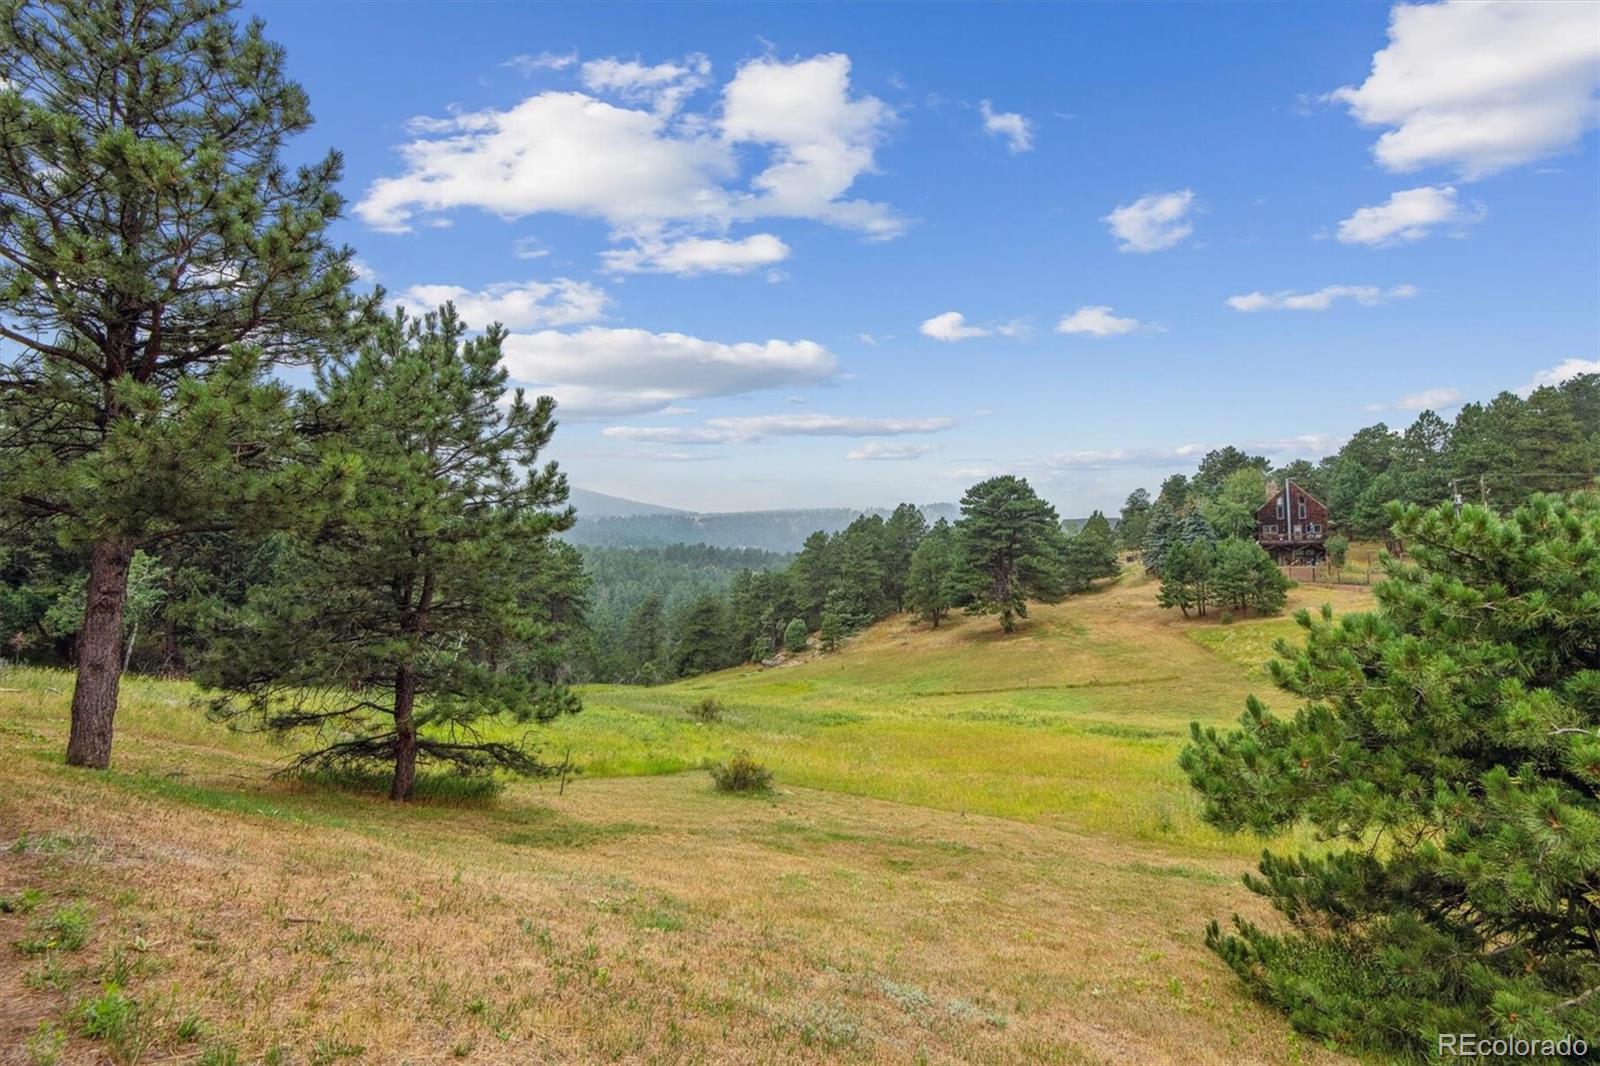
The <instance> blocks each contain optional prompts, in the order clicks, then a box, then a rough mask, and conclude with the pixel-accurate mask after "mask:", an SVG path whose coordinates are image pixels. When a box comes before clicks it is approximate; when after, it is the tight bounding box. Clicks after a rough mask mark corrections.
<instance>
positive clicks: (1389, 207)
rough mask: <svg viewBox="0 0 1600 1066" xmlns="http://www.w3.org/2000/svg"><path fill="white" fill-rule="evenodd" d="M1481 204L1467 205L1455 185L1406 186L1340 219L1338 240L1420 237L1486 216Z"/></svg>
mask: <svg viewBox="0 0 1600 1066" xmlns="http://www.w3.org/2000/svg"><path fill="white" fill-rule="evenodd" d="M1483 214H1484V212H1483V209H1482V208H1481V207H1474V208H1470V209H1469V208H1464V207H1462V206H1461V203H1460V202H1459V201H1458V199H1457V198H1456V190H1455V187H1454V186H1452V185H1443V186H1440V185H1424V186H1421V187H1420V188H1416V189H1405V190H1402V191H1400V192H1397V193H1395V194H1394V195H1393V196H1390V197H1389V199H1387V200H1385V201H1384V202H1383V203H1381V204H1374V205H1372V206H1370V207H1362V208H1358V209H1357V210H1356V213H1355V214H1353V215H1351V216H1350V217H1349V218H1347V219H1345V220H1344V221H1343V222H1340V223H1339V234H1338V236H1339V240H1340V241H1342V242H1343V243H1345V244H1369V245H1373V246H1375V247H1382V246H1384V245H1390V244H1404V243H1406V242H1408V241H1420V240H1421V239H1422V238H1424V237H1426V236H1427V235H1428V234H1429V232H1431V231H1432V229H1433V228H1434V227H1436V226H1443V225H1454V226H1465V225H1469V224H1471V223H1473V222H1478V221H1480V220H1481V219H1482V218H1483Z"/></svg>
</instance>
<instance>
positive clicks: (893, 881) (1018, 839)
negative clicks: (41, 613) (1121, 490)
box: [0, 579, 1364, 1063]
mask: <svg viewBox="0 0 1600 1066" xmlns="http://www.w3.org/2000/svg"><path fill="white" fill-rule="evenodd" d="M1152 593H1153V590H1152V589H1151V587H1150V586H1149V585H1148V584H1146V583H1144V582H1143V580H1142V579H1140V580H1126V581H1125V582H1124V583H1122V584H1119V585H1117V586H1115V587H1113V588H1110V589H1107V590H1102V591H1100V592H1097V593H1094V594H1091V595H1088V596H1084V597H1079V598H1075V599H1073V600H1070V601H1068V602H1066V603H1063V604H1061V605H1058V606H1054V607H1042V608H1036V609H1035V610H1034V611H1033V612H1032V617H1031V618H1030V620H1029V621H1028V622H1027V623H1026V624H1025V625H1024V626H1023V627H1022V628H1020V629H1019V631H1018V632H1017V633H1016V634H1015V635H1014V636H1012V637H1009V638H1007V637H1002V636H1001V635H1000V634H999V633H998V632H997V631H996V628H995V626H994V623H993V620H991V619H979V620H973V619H955V620H953V624H951V625H949V626H947V627H941V629H940V630H939V631H937V632H929V631H926V630H924V629H921V628H919V627H915V626H912V625H910V624H909V623H908V622H906V621H904V620H902V619H893V620H890V621H889V622H886V623H884V624H882V625H880V626H878V627H876V628H874V629H873V630H871V631H869V632H868V633H866V634H863V635H862V636H861V637H859V638H856V639H855V640H854V641H853V642H851V644H849V645H848V646H847V647H846V648H845V649H844V650H842V651H841V652H840V653H838V654H836V655H833V656H828V657H823V658H817V659H812V660H809V661H805V662H801V663H798V664H796V665H790V666H785V667H780V668H775V669H770V670H764V671H763V670H743V671H729V672H725V673H723V674H718V675H710V676H706V677H701V678H697V679H694V680H693V681H689V682H684V683H680V684H677V685H672V686H666V687H662V688H656V689H623V688H614V687H600V688H593V689H589V690H587V691H586V692H585V698H586V703H587V707H586V709H585V711H584V712H583V713H582V714H581V715H579V716H577V717H576V718H573V719H570V720H565V721H563V722H562V723H560V724H559V725H558V726H556V727H554V728H552V729H551V730H550V731H549V732H548V734H547V736H546V741H547V746H548V748H549V750H550V751H551V752H553V753H554V754H555V755H556V756H557V757H558V758H559V757H560V756H561V755H562V754H563V753H570V756H571V758H572V760H573V761H574V762H576V763H577V764H579V765H580V766H581V767H583V768H584V769H585V771H586V772H585V773H584V774H583V775H582V776H580V777H579V778H577V779H576V780H574V781H571V782H569V783H567V785H566V787H565V789H564V790H563V789H560V788H558V787H557V785H556V784H555V783H553V782H552V783H547V784H544V785H535V784H527V785H516V786H513V787H512V788H511V789H509V790H508V792H507V793H506V794H505V796H503V797H502V799H501V800H500V801H499V802H498V803H497V804H496V805H495V806H493V807H489V808H473V807H452V806H440V805H436V804H429V803H418V804H414V805H411V806H409V807H397V806H393V805H390V804H387V803H384V802H382V801H379V800H376V799H369V798H366V797H363V796H358V795H351V794H346V793H336V792H329V791H323V790H318V789H314V788H311V787H309V786H302V785H296V784H293V783H291V782H287V781H281V780H276V779H273V778H271V777H270V776H269V771H270V770H271V768H272V767H273V766H274V765H275V764H276V763H277V762H279V761H281V759H282V758H283V755H284V752H283V751H281V750H279V749H275V748H273V747H272V746H270V745H269V744H268V743H266V742H265V741H263V740H262V739H261V738H259V737H254V736H245V735H238V734H230V733H228V732H226V731H224V730H222V729H221V728H220V727H217V726H214V725H212V724H210V723H208V722H207V721H206V720H205V719H204V717H203V715H202V714H201V713H200V712H199V711H198V710H197V709H196V708H195V707H194V706H193V704H192V700H193V698H194V692H193V690H192V689H191V688H189V687H188V686H187V685H185V684H182V683H176V682H158V681H153V680H147V679H131V680H130V682H129V684H128V685H127V701H126V708H125V710H124V712H123V716H122V718H121V720H120V733H119V745H120V746H119V749H118V754H117V765H116V768H115V769H114V770H113V771H111V772H110V773H107V774H86V773H82V772H79V771H72V770H68V769H66V768H64V767H63V766H62V765H61V763H60V760H59V755H58V753H59V751H60V748H61V743H62V739H63V737H64V733H65V720H66V700H67V693H68V691H69V690H70V679H69V678H68V677H67V676H66V675H64V674H61V673H56V672H50V671H42V670H14V671H11V672H9V673H7V674H5V675H4V676H3V677H0V757H3V758H4V759H5V761H6V764H7V765H8V766H9V767H10V768H11V769H10V771H9V779H8V787H7V789H6V790H4V792H3V793H0V826H4V827H5V829H4V832H3V833H0V836H3V837H4V838H6V839H5V841H4V843H5V848H4V850H3V851H0V856H3V860H0V896H3V897H5V898H6V899H7V900H10V901H12V902H11V903H10V904H9V905H8V907H7V908H5V909H4V910H0V939H3V940H5V941H7V942H19V943H24V944H25V943H27V942H29V940H30V938H32V939H33V940H34V941H36V942H37V941H38V938H39V937H41V936H43V935H46V934H47V933H48V930H49V929H50V928H52V927H53V926H52V923H56V924H60V923H59V921H58V919H59V918H60V916H61V915H62V914H67V915H69V917H70V916H71V915H74V914H76V915H79V918H78V919H76V921H77V922H78V923H79V924H82V923H83V921H84V918H85V917H86V919H87V930H86V932H85V936H84V939H85V941H86V942H85V943H84V945H83V946H82V947H81V948H79V949H77V950H67V949H60V950H51V951H41V952H40V953H38V954H23V953H22V949H8V950H11V951H13V952H14V954H13V955H12V958H13V960H15V961H17V962H18V963H19V964H18V965H13V966H10V967H5V968H0V1046H13V1047H14V1046H17V1045H18V1044H19V1043H20V1042H21V1041H22V1040H23V1039H24V1037H26V1036H27V1035H28V1034H33V1033H35V1032H36V1031H37V1030H38V1027H39V1026H40V1025H41V1023H44V1024H63V1025H65V1024H66V1019H68V1018H69V1017H70V1016H71V1015H72V1011H73V1009H74V1006H75V1005H77V1004H81V1003H84V1002H86V1001H89V1000H90V999H92V998H93V997H97V996H99V997H100V998H101V999H104V993H103V989H104V984H103V982H104V981H105V980H106V979H107V978H108V976H111V977H117V978H118V979H119V980H120V982H121V984H120V985H119V988H121V989H124V990H125V995H126V996H127V997H131V999H132V1000H133V1001H137V1002H138V1003H139V1004H140V1007H139V1008H138V1009H137V1010H135V1011H132V1013H131V1014H130V1015H129V1017H130V1019H131V1020H129V1021H128V1022H127V1026H126V1032H125V1033H124V1036H123V1037H119V1039H126V1040H129V1041H138V1040H142V1041H146V1042H148V1044H149V1047H148V1048H147V1052H148V1054H147V1057H148V1058H150V1059H157V1058H161V1057H164V1056H169V1055H170V1056H188V1055H193V1056H196V1057H198V1056H199V1055H200V1054H201V1052H202V1051H205V1050H207V1049H210V1050H209V1053H211V1054H213V1055H214V1056H220V1057H213V1058H210V1059H204V1060H202V1061H216V1062H221V1061H232V1060H231V1059H228V1058H226V1057H225V1055H226V1052H227V1051H228V1050H229V1049H232V1050H233V1051H236V1052H237V1053H238V1055H239V1056H240V1061H244V1060H245V1059H251V1060H254V1059H257V1058H259V1057H260V1056H263V1055H268V1054H273V1055H275V1057H274V1058H273V1059H272V1060H271V1061H282V1062H286V1061H291V1057H292V1061H308V1060H309V1061H314V1062H325V1063H331V1062H334V1061H337V1060H340V1059H346V1060H349V1061H365V1062H375V1063H376V1062H394V1061H399V1060H401V1059H402V1058H410V1059H411V1060H412V1061H441V1060H445V1059H452V1058H454V1059H460V1060H464V1061H471V1062H484V1063H513V1062H526V1061H530V1059H541V1060H543V1059H584V1060H595V1059H621V1060H627V1061H696V1060H715V1059H718V1058H720V1057H721V1053H722V1052H725V1051H726V1049H727V1048H729V1047H735V1046H736V1047H739V1048H740V1049H742V1052H743V1053H744V1054H745V1055H748V1057H749V1058H750V1060H751V1061H777V1060H783V1061H836V1060H840V1059H846V1060H855V1061H909V1060H919V1059H920V1060H922V1061H930V1062H971V1061H1018V1060H1024V1059H1025V1060H1029V1061H1061V1062H1129V1063H1132V1062H1167V1061H1185V1062H1196V1063H1267V1062H1271V1063H1289V1062H1297V1063H1301V1062H1334V1061H1342V1060H1339V1059H1338V1058H1337V1057H1335V1056H1332V1055H1330V1054H1328V1053H1327V1052H1324V1051H1322V1050H1321V1049H1319V1048H1317V1047H1315V1046H1314V1045H1310V1044H1307V1043H1305V1042H1303V1041H1302V1040H1300V1039H1298V1038H1297V1037H1296V1036H1295V1035H1294V1034H1293V1033H1292V1031H1291V1030H1290V1029H1289V1027H1288V1025H1287V1023H1286V1022H1285V1021H1284V1020H1283V1019H1281V1018H1280V1017H1278V1016H1277V1015H1275V1014H1273V1013H1271V1012H1269V1011H1266V1010H1263V1009H1262V1008H1260V1007H1259V1006H1257V1005H1256V1004H1254V1003H1252V1002H1251V1001H1249V1000H1248V999H1247V998H1245V997H1244V995H1243V994H1242V992H1241V990H1240V988H1239V986H1238V984H1237V982H1235V981H1234V980H1233V979H1232V977H1231V975H1229V974H1228V973H1227V972H1226V971H1225V969H1224V967H1223V966H1222V965H1221V964H1220V963H1219V962H1218V961H1217V960H1216V959H1214V958H1213V957H1211V956H1210V955H1209V954H1208V953H1207V952H1206V951H1205V950H1204V948H1203V947H1202V945H1201V934H1202V931H1203V929H1204V925H1205V923H1206V921H1207V920H1209V919H1210V918H1211V917H1213V916H1218V917H1223V918H1226V916H1227V915H1228V914H1230V913H1232V912H1233V911H1235V910H1238V911H1242V912H1245V913H1249V914H1252V915H1255V916H1257V917H1264V916H1263V915H1262V908H1261V906H1260V905H1259V903H1258V901H1256V900H1255V899H1254V898H1253V897H1252V896H1250V894H1249V893H1247V892H1245V891H1244V890H1243V889H1242V888H1241V887H1240V886H1239V885H1238V883H1237V878H1238V875H1239V874H1240V873H1241V872H1242V871H1244V870H1245V869H1246V868H1247V866H1248V865H1249V862H1250V859H1251V857H1252V856H1253V855H1254V853H1255V852H1256V851H1257V850H1258V848H1259V843H1258V842H1256V841H1253V840H1225V839H1222V838H1220V837H1218V836H1217V835H1216V834H1214V833H1212V832H1211V831H1209V830H1207V829H1205V828H1204V827H1203V826H1201V825H1199V824H1198V823H1197V821H1196V819H1195V817H1194V802H1193V800H1192V798H1191V797H1190V795H1189V794H1188V792H1187V790H1186V788H1185V787H1184V786H1183V784H1182V782H1181V780H1180V778H1179V775H1178V772H1177V770H1176V768H1175V767H1174V765H1173V757H1174V755H1175V753H1176V751H1177V750H1178V748H1179V746H1180V745H1181V743H1182V737H1183V735H1184V731H1185V729H1186V727H1187V723H1188V721H1189V720H1190V719H1191V718H1199V719H1201V720H1202V721H1207V722H1224V721H1228V720H1231V719H1233V718H1234V717H1236V715H1237V714H1238V713H1239V710H1240V708H1241V705H1242V700H1243V697H1244V696H1245V694H1246V693H1247V692H1249V691H1252V690H1261V689H1263V688H1264V683H1263V682H1262V680H1261V678H1260V675H1259V671H1258V670H1257V668H1256V664H1257V662H1258V656H1257V654H1256V652H1255V650H1254V649H1256V648H1259V647H1260V646H1261V645H1262V644H1263V643H1264V642H1265V638H1266V636H1267V635H1269V634H1276V633H1287V632H1289V631H1291V629H1292V624H1291V623H1289V622H1287V621H1286V620H1283V619H1276V620H1271V621H1266V622H1248V623H1241V624H1237V625H1234V626H1232V627H1222V626H1214V625H1197V624H1194V623H1188V624H1185V623H1182V622H1181V621H1179V620H1177V619H1175V618H1173V617H1172V616H1171V615H1170V614H1167V613H1163V612H1160V611H1158V610H1157V609H1156V608H1155V606H1154V604H1153V602H1152V601H1153V596H1152ZM1323 599H1332V600H1333V601H1334V602H1335V604H1336V606H1337V607H1338V608H1339V609H1348V608H1351V607H1355V606H1358V605H1360V604H1361V603H1363V602H1364V593H1360V592H1357V591H1355V590H1344V589H1341V590H1325V589H1311V590H1307V589H1301V590H1297V591H1296V593H1295V594H1294V601H1293V602H1292V603H1291V607H1293V606H1296V605H1304V604H1309V603H1315V602H1320V601H1322V600H1323ZM1196 637H1199V639H1196ZM708 694H710V695H715V696H717V697H718V698H719V699H721V700H722V701H723V702H724V704H725V707H726V714H725V717H724V720H723V721H721V722H719V723H714V724H700V723H697V722H694V721H691V720H690V719H689V718H688V717H687V716H686V714H685V709H686V707H687V706H688V705H689V704H690V703H691V701H694V700H696V699H698V698H700V697H702V696H704V695H708ZM1277 702H1281V701H1277ZM738 749H744V750H749V751H751V752H752V753H754V754H755V755H756V756H757V757H758V758H760V759H763V760H765V761H767V762H768V763H769V765H771V766H772V767H773V768H774V769H775V770H776V772H777V781H778V786H779V787H778V792H777V793H776V794H775V795H774V796H773V797H772V798H770V799H768V800H759V799H758V800H750V799H742V798H733V797H725V796H720V795H717V794H715V793H713V792H712V791H711V790H710V789H709V788H708V786H707V781H706V777H705V775H704V774H702V773H698V772H682V773H680V772H678V771H686V770H690V768H692V767H695V766H696V765H698V764H699V763H700V761H701V760H702V759H704V758H706V757H708V756H717V755H720V754H722V753H724V752H728V751H733V750H738ZM74 907H80V908H81V909H80V910H73V908H74ZM28 910H31V913H24V911H28ZM69 924H70V923H69ZM123 994H124V992H122V991H119V993H118V995H123ZM80 1030H81V1026H79V1027H78V1028H77V1029H74V1030H73V1031H74V1032H78V1031H80ZM184 1033H187V1034H191V1036H190V1037H189V1039H190V1041H191V1042H190V1043H187V1044H186V1043H184V1037H183V1036H181V1035H180V1034H184ZM105 1043H106V1041H105V1040H102V1041H101V1042H100V1043H97V1044H94V1045H91V1043H90V1042H89V1041H87V1040H86V1039H85V1038H84V1037H82V1036H81V1035H74V1036H73V1037H72V1040H71V1043H70V1044H69V1046H68V1049H67V1051H68V1056H69V1058H68V1060H67V1061H89V1060H90V1059H91V1057H92V1055H93V1054H94V1051H93V1050H92V1048H94V1047H103V1046H105ZM279 1047H281V1048H283V1049H284V1050H283V1051H281V1052H276V1053H275V1052H273V1049H274V1048H279ZM186 1049H187V1050H186Z"/></svg>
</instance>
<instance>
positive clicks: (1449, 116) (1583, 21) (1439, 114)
mask: <svg viewBox="0 0 1600 1066" xmlns="http://www.w3.org/2000/svg"><path fill="white" fill-rule="evenodd" d="M1597 87H1600V32H1596V28H1595V9H1594V5H1593V4H1591V3H1581V2H1580V3H1565V2H1560V0H1556V2H1549V0H1447V2H1445V3H1439V4H1396V5H1395V7H1394V8H1393V10H1392V11H1391V13H1390V17H1389V44H1388V46H1387V47H1386V48H1384V49H1383V50H1382V51H1380V52H1378V53H1377V54H1376V55H1374V56H1373V57H1372V73H1371V74H1369V75H1368V76H1367V79H1366V81H1364V82H1362V83H1361V84H1360V85H1359V86H1348V85H1347V86H1345V87H1343V88H1341V89H1336V90H1335V91H1334V92H1332V93H1330V94H1329V97H1330V98H1331V99H1333V100H1336V101H1339V102H1341V103H1343V104H1345V105H1347V106H1348V107H1349V109H1350V113H1351V114H1352V115H1353V116H1354V117H1355V118H1356V119H1357V120H1358V121H1360V122H1361V123H1362V124H1364V125H1368V126H1388V127H1392V128H1391V129H1389V131H1388V132H1386V133H1384V134H1383V135H1382V136H1381V137H1379V138H1378V140H1377V143H1376V144H1375V145H1374V146H1373V155H1374V156H1375V157H1376V158H1377V160H1378V162H1379V163H1380V164H1382V165H1383V166H1384V167H1385V168H1387V169H1389V170H1394V171H1411V170H1416V169H1418V168H1420V167H1425V166H1449V167H1454V168H1455V169H1456V170H1458V171H1459V172H1460V174H1461V176H1462V177H1463V178H1465V179H1468V180H1471V179H1474V178H1481V177H1484V176H1485V175H1488V174H1492V173H1494V172H1496V171H1499V170H1504V169H1506V168H1507V167H1512V166H1516V165H1518V164H1520V163H1527V162H1530V161H1532V160H1535V159H1542V158H1544V157H1546V156H1549V155H1552V154H1554V153H1557V152H1561V151H1564V150H1566V149H1568V148H1571V147H1572V146H1573V145H1575V144H1576V143H1577V142H1578V141H1579V140H1580V139H1581V138H1582V136H1583V133H1584V131H1585V130H1587V129H1589V128H1590V127H1592V126H1594V125H1595V123H1596V121H1597V119H1600V108H1597V107H1596V105H1595V91H1596V88H1597Z"/></svg>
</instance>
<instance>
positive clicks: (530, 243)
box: [511, 237, 550, 259]
mask: <svg viewBox="0 0 1600 1066" xmlns="http://www.w3.org/2000/svg"><path fill="white" fill-rule="evenodd" d="M511 254H512V255H514V256H516V257H517V258H518V259H543V258H544V257H545V256H547V255H549V254H550V249H548V248H546V247H545V246H544V242H543V241H541V240H540V239H539V238H537V237H518V238H517V239H516V240H514V241H512V242H511Z"/></svg>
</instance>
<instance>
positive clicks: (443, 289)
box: [395, 278, 608, 329]
mask: <svg viewBox="0 0 1600 1066" xmlns="http://www.w3.org/2000/svg"><path fill="white" fill-rule="evenodd" d="M447 300H448V301H450V302H451V303H453V304H455V305H456V313H457V314H459V315H460V316H461V320H462V321H463V322H465V323H466V324H467V325H468V326H470V327H472V328H473V329H484V328H485V327H487V326H488V325H489V324H490V323H492V322H499V323H500V324H501V325H503V326H505V327H506V328H507V329H526V328H528V327H530V326H573V325H577V324H579V323H582V322H593V321H594V320H595V319H597V318H599V317H600V316H601V315H602V314H603V313H604V312H605V307H606V303H607V301H608V297H607V296H606V293H605V290H604V289H602V288H600V287H599V286H597V285H591V284H590V283H589V282H586V281H573V280H572V279H570V278H556V279H555V280H554V281H550V282H542V281H522V282H517V281H508V282H501V283H500V284H497V285H490V286H488V287H486V288H484V289H482V290H481V291H478V292H473V291H472V290H470V289H464V288H462V287H461V286H460V285H413V286H411V287H410V288H409V289H406V290H405V291H404V292H402V293H400V294H399V296H397V297H396V298H395V303H397V304H404V305H405V306H406V307H407V308H408V309H409V310H410V311H411V312H412V313H414V314H424V313H426V312H428V311H432V310H434V309H436V308H437V307H438V306H439V305H440V304H442V303H444V302H445V301H447Z"/></svg>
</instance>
